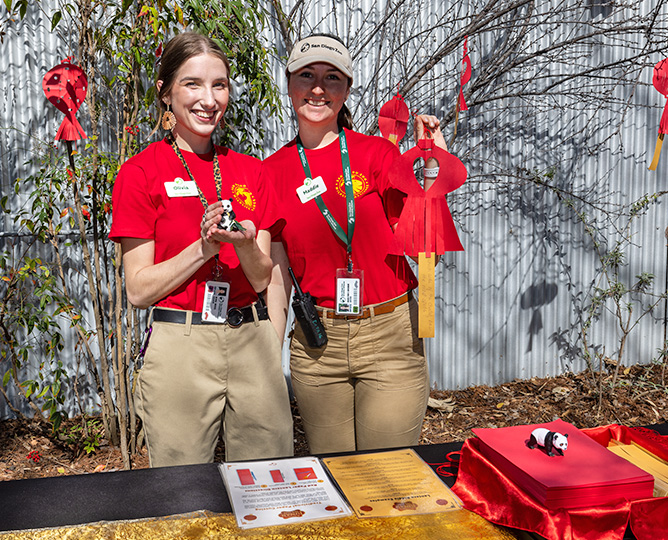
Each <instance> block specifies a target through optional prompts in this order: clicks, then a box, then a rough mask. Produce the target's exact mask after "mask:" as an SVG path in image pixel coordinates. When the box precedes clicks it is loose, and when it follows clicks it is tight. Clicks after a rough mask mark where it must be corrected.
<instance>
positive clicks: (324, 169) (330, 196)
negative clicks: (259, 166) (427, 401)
mask: <svg viewBox="0 0 668 540" xmlns="http://www.w3.org/2000/svg"><path fill="white" fill-rule="evenodd" d="M345 134H346V142H347V146H348V151H349V156H350V166H351V168H352V171H351V172H352V178H353V191H354V194H355V218H356V221H355V233H354V235H353V241H352V248H353V250H352V257H353V264H354V266H355V268H358V269H361V270H363V271H364V296H363V303H364V304H365V305H369V304H377V303H380V302H386V301H387V300H390V299H392V298H396V297H397V296H401V295H402V294H404V293H405V292H407V291H408V290H410V289H414V288H415V287H417V279H416V278H415V275H414V274H413V272H412V270H411V269H410V266H409V265H408V261H407V260H406V258H405V257H404V256H403V254H402V255H397V254H396V252H398V251H400V250H398V249H397V246H398V245H397V243H396V239H395V237H394V234H393V232H392V224H393V223H396V221H397V220H398V219H399V214H400V213H401V209H402V207H403V201H404V194H403V193H401V192H400V191H398V190H396V189H394V187H393V186H392V185H391V183H390V181H389V175H388V172H389V170H390V168H391V167H392V163H393V162H394V160H395V159H396V158H397V157H398V156H399V155H400V154H399V150H398V149H397V147H396V146H395V145H394V144H392V143H391V142H389V141H386V140H385V139H383V138H382V137H371V136H368V135H363V134H361V133H357V132H354V131H350V130H347V129H346V130H345ZM306 158H307V159H308V163H309V167H310V169H311V174H312V175H313V176H314V177H316V178H317V177H318V176H322V178H323V180H324V182H325V185H326V186H327V191H326V192H325V193H324V194H323V195H322V199H323V201H324V202H325V204H326V205H327V207H328V208H329V210H330V211H331V213H332V215H333V216H334V218H335V219H336V221H337V222H338V223H339V224H341V225H342V227H343V229H344V230H347V228H346V219H347V216H346V195H345V190H344V185H343V166H342V164H341V152H340V148H339V141H338V139H337V140H336V141H334V142H332V143H331V144H329V145H327V146H326V147H325V148H320V149H318V150H308V149H307V150H306ZM264 167H265V168H266V169H267V170H268V172H267V176H269V175H271V176H272V177H273V179H274V180H273V182H274V186H275V190H276V195H277V199H278V200H279V201H280V203H279V204H280V215H281V216H282V217H283V218H284V219H285V221H286V225H285V228H284V229H283V231H282V236H281V241H282V242H283V244H284V246H285V248H286V252H287V254H288V258H289V259H290V265H291V266H292V269H293V271H294V273H295V276H296V277H297V279H298V280H299V282H300V286H301V288H302V289H303V290H304V291H307V292H309V293H311V295H313V297H314V298H315V300H316V303H317V304H318V305H321V306H324V307H328V308H333V307H334V298H335V280H336V269H337V268H343V267H344V266H345V265H346V262H347V255H346V246H345V244H344V243H343V242H342V241H341V240H339V238H338V237H337V236H336V235H335V234H334V232H333V231H332V230H331V229H330V227H329V225H328V224H327V222H326V220H325V218H324V217H323V215H322V214H321V213H320V210H319V209H318V206H317V204H316V202H315V200H310V201H308V202H306V203H304V204H302V202H301V201H300V200H299V197H298V196H297V191H296V190H297V188H298V187H299V186H301V185H303V184H304V179H305V174H304V169H303V168H302V166H301V162H300V160H299V154H298V153H297V147H296V145H295V143H294V141H292V142H290V143H289V144H287V145H285V146H284V147H283V148H281V149H280V150H278V151H277V152H276V153H274V154H273V155H271V156H269V157H268V158H267V159H266V160H265V161H264Z"/></svg>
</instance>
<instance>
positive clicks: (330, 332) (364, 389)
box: [290, 299, 429, 454]
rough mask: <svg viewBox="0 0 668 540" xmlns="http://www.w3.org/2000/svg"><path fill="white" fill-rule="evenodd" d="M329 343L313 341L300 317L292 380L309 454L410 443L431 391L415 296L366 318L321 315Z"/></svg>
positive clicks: (416, 434) (293, 349)
mask: <svg viewBox="0 0 668 540" xmlns="http://www.w3.org/2000/svg"><path fill="white" fill-rule="evenodd" d="M323 321H325V327H326V330H327V337H328V343H327V345H326V346H325V347H324V349H312V348H310V347H309V346H308V345H307V343H306V339H305V338H304V334H303V332H302V331H301V328H300V326H299V324H296V325H295V332H294V336H293V339H292V342H291V346H290V349H291V356H290V368H291V375H292V388H293V391H294V393H295V396H296V398H297V405H298V406H299V413H300V415H301V417H302V420H303V422H304V430H305V431H306V437H307V439H308V443H309V448H310V451H311V452H312V453H314V454H322V453H328V452H345V451H352V450H367V449H372V448H390V447H403V446H412V445H416V444H417V443H418V440H419V438H420V430H421V427H422V420H423V418H424V414H425V412H426V409H427V401H428V399H429V372H428V369H427V363H426V360H425V356H424V350H423V346H422V340H421V339H419V338H418V337H417V303H416V302H415V300H413V299H411V300H410V301H409V302H408V303H406V304H403V305H401V306H399V307H397V308H396V309H395V310H394V311H393V312H392V313H387V314H384V315H377V316H372V317H369V318H368V319H358V320H344V319H328V318H325V317H323Z"/></svg>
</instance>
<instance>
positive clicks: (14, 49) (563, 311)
mask: <svg viewBox="0 0 668 540" xmlns="http://www.w3.org/2000/svg"><path fill="white" fill-rule="evenodd" d="M657 1H658V0H656V1H651V2H642V3H640V5H639V7H638V8H637V9H640V10H649V9H650V8H652V7H654V6H656V5H657ZM47 4H48V2H42V6H43V7H44V8H45V9H46V11H47V12H48V11H49V10H48V9H47V8H46V6H47ZM553 4H554V2H538V3H536V9H537V10H539V11H549V10H550V9H551V8H553V7H554V6H553ZM572 4H573V5H575V4H580V3H575V2H574V3H572ZM589 4H591V5H592V7H591V11H590V13H589V15H590V16H591V20H589V19H588V20H584V21H579V23H578V21H575V22H573V25H572V27H563V28H562V30H561V31H563V32H570V33H572V34H573V35H576V34H577V33H578V32H582V31H583V28H586V27H587V25H590V24H593V23H596V22H597V21H600V20H601V18H602V17H605V16H606V9H611V8H608V7H606V6H607V4H609V3H608V2H605V1H603V0H602V1H601V7H597V6H596V5H594V3H593V2H589ZM589 4H588V5H589ZM478 5H479V3H478V2H476V1H475V0H470V1H469V2H460V3H458V4H457V6H458V7H456V8H455V9H456V10H457V12H456V13H457V16H456V17H452V18H451V19H446V20H445V22H443V26H442V27H441V28H440V29H439V30H438V31H427V30H428V28H429V26H430V24H433V23H434V22H435V21H442V20H443V19H444V17H445V14H446V13H448V10H450V9H451V4H448V3H445V2H436V1H433V0H432V1H426V0H425V1H423V0H419V1H418V0H416V1H412V2H407V1H396V2H376V1H372V0H364V1H362V2H343V1H340V2H328V1H320V2H307V3H304V4H299V6H300V7H299V8H298V9H297V11H296V12H295V13H294V14H293V15H294V22H295V24H294V27H295V28H299V29H301V31H300V32H298V33H299V34H301V35H307V34H309V33H311V32H323V31H324V32H333V33H336V34H338V35H339V36H341V37H342V38H343V39H344V41H346V42H348V43H349V45H350V48H351V50H352V52H353V55H354V57H355V83H354V88H353V92H352V97H351V99H350V102H349V104H350V105H351V109H352V111H353V115H354V117H355V120H356V124H357V126H358V127H359V128H360V129H362V130H364V131H367V130H369V129H371V128H372V127H373V126H374V125H375V121H376V115H377V111H378V109H379V107H380V105H382V103H384V101H386V100H387V99H388V98H389V97H391V96H392V95H393V93H394V91H395V89H396V87H397V85H398V84H401V83H403V82H405V80H406V74H407V73H412V71H413V69H414V66H415V65H418V64H419V63H420V62H422V61H424V59H425V58H426V57H427V56H428V55H429V54H430V53H431V52H433V50H432V49H433V47H435V46H436V44H437V43H440V42H442V41H444V39H445V37H447V35H455V34H456V32H459V31H460V30H461V28H462V27H463V25H464V24H465V22H466V21H467V20H469V19H470V17H471V16H472V15H473V14H475V13H476V6H478ZM283 6H284V9H285V11H286V12H290V10H291V9H292V8H293V7H294V6H295V2H293V1H290V2H285V3H283ZM393 11H397V12H399V13H401V16H400V18H398V19H397V22H396V24H394V26H392V27H391V30H392V31H391V32H389V31H388V32H386V33H385V34H383V33H379V34H372V33H371V30H372V28H373V25H372V23H373V21H376V20H378V19H381V18H383V17H386V16H387V17H390V16H391V15H392V12H393ZM664 14H665V15H666V17H664V18H663V19H662V20H659V21H657V24H658V25H659V26H661V28H662V29H663V30H664V31H665V29H666V25H667V24H668V22H667V21H668V14H666V13H664ZM48 27H49V23H48V21H45V20H43V19H42V18H41V15H40V14H39V13H38V12H36V13H33V14H29V16H28V17H27V18H26V20H24V21H23V22H21V23H17V24H10V25H9V26H8V33H7V35H6V36H5V40H4V43H3V44H2V45H1V46H0V48H1V54H0V73H2V74H3V77H2V79H0V92H2V95H3V96H5V98H4V100H3V101H2V102H1V105H0V181H1V189H2V193H3V194H6V193H9V192H10V189H11V186H12V182H13V179H14V178H15V177H17V176H26V175H27V174H29V169H27V168H26V167H25V166H24V163H25V162H26V161H27V160H28V158H29V157H30V152H31V150H32V148H33V144H34V142H33V141H48V140H50V139H51V137H52V136H53V134H54V133H55V130H56V129H57V125H58V123H59V121H60V118H59V117H58V114H56V111H55V109H53V108H52V107H47V106H46V102H45V98H44V95H43V93H42V90H41V79H42V76H43V74H44V73H45V72H46V71H47V70H48V69H49V68H51V67H52V66H54V65H55V64H56V63H57V62H58V61H60V60H61V59H62V58H63V57H65V56H67V55H69V54H71V52H72V50H73V49H74V48H75V45H74V44H72V46H71V47H70V45H69V44H68V42H67V40H65V39H63V38H62V37H61V38H58V37H57V36H54V35H53V34H51V33H50V32H49V31H48ZM539 30H540V29H536V30H534V32H535V35H534V36H532V43H533V45H532V46H533V47H536V48H537V47H538V46H539V45H540V44H543V45H544V44H545V43H548V42H549V41H550V40H553V39H556V38H558V37H559V36H556V35H555V34H551V33H549V32H540V31H539ZM421 32H423V33H424V34H423V35H424V38H423V39H422V40H421V41H409V40H408V37H409V36H412V35H418V34H420V33H421ZM500 32H501V30H498V32H496V33H495V32H493V31H489V32H486V33H483V34H481V35H479V36H477V37H476V39H473V40H471V41H470V42H469V50H470V56H471V61H472V64H473V77H474V78H475V77H476V76H477V75H478V74H480V73H481V72H482V71H483V67H484V65H485V63H486V62H489V61H490V56H489V55H490V54H492V53H491V52H490V51H493V50H494V44H495V40H498V39H499V35H500ZM266 34H267V39H268V40H269V41H272V42H274V43H277V44H278V49H279V54H281V55H285V54H286V51H285V47H284V44H283V41H282V38H281V37H280V34H279V33H278V31H277V29H275V28H267V30H266ZM406 43H408V45H406ZM381 44H383V45H381ZM624 48H625V44H624V43H622V42H619V43H617V44H614V43H613V44H610V43H606V44H602V45H601V46H600V47H593V46H591V47H589V48H586V47H584V48H583V50H582V51H581V52H582V56H581V57H580V58H579V59H578V61H579V62H582V63H583V64H582V69H587V67H588V66H596V65H603V64H606V63H611V62H614V61H615V59H616V58H618V57H621V56H624V54H625V50H624ZM660 59H661V58H660V57H652V58H639V60H638V61H639V62H646V65H645V68H644V69H643V70H641V76H640V78H639V79H638V80H637V81H636V83H637V84H636V85H635V86H631V85H627V84H625V85H620V86H619V87H617V88H612V89H610V90H611V91H612V92H613V95H614V97H615V98H616V99H617V103H618V110H617V111H614V110H613V111H608V110H606V109H600V110H597V107H596V103H588V104H586V105H584V104H583V106H582V108H581V110H580V111H579V112H576V111H575V110H574V109H573V108H572V107H570V108H563V109H562V108H561V107H562V106H563V105H564V104H563V103H560V102H559V99H556V98H555V101H554V103H548V102H545V101H541V100H539V99H536V100H525V101H524V102H523V103H521V104H519V105H518V104H517V103H514V102H512V100H510V99H509V98H508V99H504V100H500V101H499V102H496V103H490V104H488V105H486V106H484V107H483V106H475V105H473V106H472V107H471V108H470V110H469V111H467V112H464V113H462V116H461V118H460V122H459V125H458V135H457V138H456V139H455V140H454V144H453V145H452V146H451V150H452V151H453V153H455V154H456V155H458V156H459V157H460V158H461V159H462V160H463V161H464V163H465V164H466V166H467V168H468V171H469V179H468V181H467V183H466V184H465V185H464V186H463V187H462V188H460V189H459V190H458V191H457V192H455V193H454V194H452V195H451V196H449V201H450V206H451V209H452V212H453V214H454V216H455V220H456V223H457V225H458V228H459V231H460V237H461V240H462V243H463V244H464V246H465V249H466V251H464V252H459V253H449V254H446V255H444V256H443V258H442V260H441V262H440V263H439V264H438V266H437V269H436V337H435V338H433V339H428V340H427V349H428V355H429V360H430V365H431V374H432V383H433V385H434V386H437V387H439V388H457V387H465V386H469V385H473V384H495V383H500V382H504V381H508V380H511V379H514V378H527V377H532V376H544V375H548V374H557V373H561V372H563V371H565V370H573V371H579V370H581V369H583V368H584V367H585V366H584V363H583V361H582V360H581V358H579V357H578V356H577V355H569V350H568V347H567V344H568V343H574V342H575V340H576V337H577V336H576V335H575V334H574V331H575V330H574V327H573V325H574V324H576V323H577V320H578V317H580V316H581V315H582V307H581V302H582V299H583V296H584V295H586V294H589V293H591V291H592V286H593V280H594V279H595V278H596V276H597V268H598V267H599V266H600V262H599V260H598V258H597V256H596V253H595V250H594V245H593V243H592V241H591V239H590V238H589V237H588V236H587V234H585V231H584V228H583V225H582V222H581V221H580V220H579V219H578V217H577V215H576V212H575V211H573V210H571V209H570V208H568V207H567V205H566V204H565V203H564V201H563V200H562V199H560V198H559V197H558V196H557V195H556V192H557V191H556V190H555V189H554V187H556V188H558V189H561V190H565V191H570V192H573V193H577V194H581V195H583V196H585V195H586V196H587V197H589V198H590V200H592V201H594V202H596V204H595V205H592V206H589V207H587V208H588V210H587V212H588V214H587V215H588V218H589V219H591V220H593V221H592V223H593V224H594V227H598V228H600V230H601V231H606V233H605V234H606V237H605V238H604V239H603V240H604V241H605V242H607V244H608V245H609V246H610V245H612V244H613V243H614V242H615V240H616V237H615V235H614V229H613V228H612V227H610V225H611V224H610V223H606V219H607V216H608V215H611V214H610V213H614V211H616V209H617V207H618V206H619V205H625V204H629V203H630V202H632V201H634V200H636V199H638V198H640V197H642V196H643V195H645V194H651V193H655V192H658V191H662V190H664V189H665V188H664V185H665V182H666V181H667V179H666V172H667V171H668V156H664V157H663V159H662V161H661V162H660V164H659V168H658V170H657V171H656V172H650V171H648V170H647V165H648V162H649V159H650V158H651V153H652V152H653V149H654V144H655V141H656V133H657V126H658V121H659V117H660V114H661V110H662V107H663V104H664V103H665V100H664V98H663V97H661V96H660V94H659V93H658V92H656V90H654V88H653V87H652V86H651V75H652V71H651V66H652V65H653V64H654V63H655V62H657V61H658V60H660ZM460 61H461V46H459V47H457V48H456V50H453V51H452V52H451V53H449V54H447V55H445V57H444V58H443V60H442V61H441V62H439V63H438V64H437V65H436V66H435V67H434V68H433V69H432V70H431V72H430V74H429V77H426V78H425V79H424V81H423V82H422V83H421V84H420V85H419V86H418V87H417V89H416V90H413V91H412V92H411V94H410V95H411V101H409V102H408V105H409V107H411V109H414V108H417V107H419V108H420V110H419V112H425V113H432V114H436V115H437V116H439V117H440V118H446V117H447V115H448V114H451V113H452V111H453V110H454V104H455V102H456V96H457V92H458V88H457V77H456V74H457V69H458V65H459V62H460ZM569 61H570V62H571V63H572V60H569V59H564V61H563V64H562V65H558V64H557V65H554V66H553V67H551V69H553V70H554V71H553V74H554V75H557V74H558V73H559V72H560V71H561V70H568V69H569V65H568V63H569ZM570 67H572V66H570ZM611 69H613V68H611ZM564 72H566V71H564ZM528 75H529V76H530V77H539V76H544V75H545V73H544V72H540V73H539V72H538V71H536V72H535V73H529V74H528ZM275 77H276V80H277V81H278V82H279V87H280V88H281V92H282V95H283V102H284V104H285V111H286V114H285V120H284V121H283V122H281V121H278V120H277V119H267V126H268V127H269V128H270V129H269V131H268V133H269V134H270V135H269V137H268V138H267V142H266V149H265V150H266V152H267V153H270V152H272V151H273V150H275V149H276V148H278V147H279V146H280V145H281V144H282V143H284V142H286V141H287V140H289V139H290V138H291V137H292V136H293V135H294V132H295V131H294V122H293V121H292V118H291V114H290V108H289V101H288V99H287V95H286V87H285V80H284V79H285V77H284V75H283V65H282V64H281V62H280V61H279V60H278V59H277V61H276V67H275ZM579 84H581V83H579ZM575 90H577V89H575ZM602 97H603V96H602ZM606 98H607V96H606ZM564 99H565V98H564ZM620 115H623V123H622V124H621V128H620V129H618V128H617V127H616V126H615V124H614V122H613V123H611V124H609V125H608V124H606V121H607V120H614V117H615V116H620ZM79 116H80V118H85V112H83V114H80V115H79ZM608 117H609V118H608ZM82 123H83V121H82ZM445 131H446V139H450V137H451V136H452V134H453V124H452V122H450V123H448V125H447V126H446V127H445ZM593 142H599V143H600V146H599V147H598V148H597V149H596V151H595V152H589V150H590V149H591V148H592V146H593V145H592V143H593ZM410 144H411V143H409V139H408V138H406V139H405V140H404V143H403V145H404V149H406V148H407V147H408V145H410ZM583 149H586V150H587V152H589V153H587V155H584V153H583ZM502 169H503V170H505V171H507V172H508V173H507V174H506V175H504V176H502V177H501V176H499V174H498V171H499V170H502ZM526 171H538V173H537V174H539V176H540V174H544V173H548V172H549V171H551V172H550V175H551V179H550V182H549V183H550V184H551V185H552V186H553V188H550V189H548V188H546V187H545V186H544V185H541V184H540V183H536V182H528V181H526V178H527V173H526ZM511 172H512V174H511ZM513 174H514V175H515V176H514V177H513ZM24 200H25V199H24V198H22V197H19V198H17V199H16V200H14V201H13V204H14V205H15V206H16V207H18V205H20V204H21V202H22V201H24ZM622 221H623V220H622ZM622 221H619V222H618V223H617V224H618V225H619V224H620V223H622ZM666 221H667V220H666V219H665V212H663V207H662V204H661V203H659V204H654V205H650V206H649V208H648V210H647V213H646V214H645V215H644V216H643V217H642V218H641V219H639V220H637V221H636V222H635V225H634V226H633V228H632V229H631V234H632V240H633V242H632V244H630V245H628V246H626V247H625V249H624V251H625V255H626V260H627V261H628V263H629V264H628V265H627V266H622V267H621V271H622V272H623V277H624V281H625V282H626V283H628V284H631V283H632V282H633V280H634V276H635V275H636V274H639V273H640V272H650V273H652V274H654V276H655V283H654V287H653V290H654V291H655V292H656V293H657V294H660V293H661V292H663V290H664V283H665V278H666V240H665V238H664V229H665V227H666V225H668V223H666ZM604 227H607V229H605V228H604ZM14 230H15V229H14V225H13V224H12V223H11V222H7V220H6V219H5V222H4V223H3V225H2V231H1V232H2V234H3V235H5V236H7V235H9V236H11V234H12V232H13V231H14ZM637 310H638V308H637V307H636V313H637V312H638V311H637ZM663 321H664V306H663V304H661V305H659V308H658V309H657V311H656V312H655V313H654V314H653V315H651V316H648V317H645V318H644V319H643V320H642V322H641V323H640V324H639V325H638V327H637V328H635V329H634V330H633V331H632V332H631V334H630V337H629V341H628V343H627V346H626V347H627V349H626V353H625V359H626V362H627V363H634V362H649V361H651V360H652V359H653V358H655V357H656V355H657V349H659V348H660V347H661V346H662V342H663V336H664V331H665V329H664V325H663V324H664V322H663ZM576 326H577V325H576ZM560 335H561V336H562V338H563V340H560V339H559V338H558V336H560ZM591 340H592V342H593V343H597V344H599V345H600V348H599V351H600V352H603V353H605V354H606V355H608V356H613V355H614V354H615V351H616V349H617V348H618V346H619V330H618V328H617V327H616V322H615V317H614V316H610V315H607V316H604V317H603V318H602V319H601V320H600V321H598V322H596V324H595V325H594V328H593V330H592V333H591ZM72 361H73V360H72ZM2 371H4V369H3V370H2ZM2 412H3V404H1V403H0V416H2Z"/></svg>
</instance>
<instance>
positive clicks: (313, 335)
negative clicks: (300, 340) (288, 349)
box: [288, 268, 327, 347]
mask: <svg viewBox="0 0 668 540" xmlns="http://www.w3.org/2000/svg"><path fill="white" fill-rule="evenodd" d="M288 271H289V272H290V277H291V278H292V283H294V285H295V294H294V296H293V298H292V309H293V310H294V312H295V317H296V319H297V321H298V322H299V326H301V327H302V331H303V332H304V336H306V341H307V342H308V344H309V346H310V347H323V346H324V345H326V344H327V334H326V333H325V327H324V326H323V324H322V321H321V320H320V317H319V316H318V310H317V309H315V303H314V302H313V297H312V296H311V295H310V294H309V293H307V292H303V291H302V289H301V287H300V286H299V283H298V282H297V278H296V277H295V274H294V272H293V271H292V268H288Z"/></svg>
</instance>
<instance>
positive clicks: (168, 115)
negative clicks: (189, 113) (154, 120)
mask: <svg viewBox="0 0 668 540" xmlns="http://www.w3.org/2000/svg"><path fill="white" fill-rule="evenodd" d="M160 125H161V126H162V129H164V130H167V131H173V130H174V128H175V127H176V116H175V115H174V113H173V112H172V111H171V110H169V105H167V110H166V111H165V112H164V113H163V115H162V119H161V120H160Z"/></svg>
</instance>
